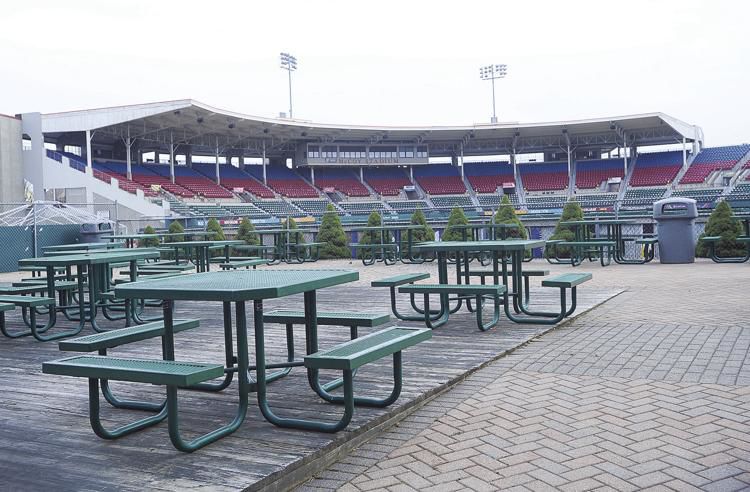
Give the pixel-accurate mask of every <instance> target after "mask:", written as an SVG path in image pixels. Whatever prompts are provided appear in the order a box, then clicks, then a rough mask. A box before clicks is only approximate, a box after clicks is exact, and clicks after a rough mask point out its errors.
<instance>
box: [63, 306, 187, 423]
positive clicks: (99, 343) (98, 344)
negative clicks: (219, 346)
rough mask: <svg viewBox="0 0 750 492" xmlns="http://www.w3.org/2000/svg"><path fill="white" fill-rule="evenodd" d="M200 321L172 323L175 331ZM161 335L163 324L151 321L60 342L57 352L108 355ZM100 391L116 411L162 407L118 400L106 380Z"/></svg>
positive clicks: (160, 407) (162, 334)
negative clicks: (117, 409) (110, 352)
mask: <svg viewBox="0 0 750 492" xmlns="http://www.w3.org/2000/svg"><path fill="white" fill-rule="evenodd" d="M198 326H200V321H199V320H197V319H176V320H174V332H175V333H178V332H181V331H185V330H192V329H193V328H198ZM163 336H164V322H163V321H154V322H151V323H146V324H144V325H136V326H128V327H126V328H119V329H116V330H110V331H105V332H102V333H94V334H93V335H86V336H83V337H78V338H73V339H69V340H63V341H61V342H60V343H59V344H58V347H59V348H60V350H63V351H68V352H94V351H96V352H98V354H99V355H102V356H104V355H107V350H108V349H111V348H114V347H119V346H121V345H127V344H129V343H135V342H140V341H143V340H149V339H151V338H156V337H163ZM101 391H102V395H103V396H104V399H105V400H107V402H109V404H110V405H112V406H113V407H115V408H121V409H130V410H145V411H154V412H159V411H161V410H162V409H163V408H164V403H163V402H162V403H160V404H157V403H149V402H141V401H133V400H121V399H119V398H117V397H116V396H115V395H114V393H113V392H112V390H111V388H110V387H109V383H108V382H107V380H102V381H101Z"/></svg>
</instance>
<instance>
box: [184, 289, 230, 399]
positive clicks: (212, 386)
mask: <svg viewBox="0 0 750 492" xmlns="http://www.w3.org/2000/svg"><path fill="white" fill-rule="evenodd" d="M222 310H223V314H224V316H223V319H224V363H225V364H226V365H225V367H226V369H232V368H234V366H235V359H234V348H233V344H234V341H233V338H232V303H231V302H227V301H225V302H223V303H222ZM238 350H239V349H238ZM232 379H234V371H232V370H225V373H224V379H222V380H221V381H219V382H215V383H208V382H205V383H198V384H194V385H192V386H189V387H188V389H191V390H199V391H212V392H215V391H222V390H225V389H226V388H228V387H229V385H230V384H232Z"/></svg>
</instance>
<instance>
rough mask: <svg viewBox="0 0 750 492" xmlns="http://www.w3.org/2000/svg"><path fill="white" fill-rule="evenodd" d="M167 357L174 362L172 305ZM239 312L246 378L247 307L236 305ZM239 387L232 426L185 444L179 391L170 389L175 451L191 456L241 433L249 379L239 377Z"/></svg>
mask: <svg viewBox="0 0 750 492" xmlns="http://www.w3.org/2000/svg"><path fill="white" fill-rule="evenodd" d="M164 304H165V305H164V355H165V359H167V360H174V324H173V320H172V304H173V301H170V300H165V301H164ZM236 310H237V313H236V314H237V322H236V325H237V366H238V370H239V371H241V372H242V373H244V374H247V368H248V366H249V358H248V350H247V317H246V315H245V303H244V302H238V303H237V305H236ZM239 379H240V384H239V400H240V401H239V404H238V406H237V413H236V415H235V417H234V419H233V420H232V422H230V423H229V424H226V425H224V426H222V427H219V428H218V429H214V430H213V431H211V432H209V433H207V434H204V435H202V436H200V437H196V438H195V439H193V440H191V441H186V440H185V439H184V438H183V437H182V435H181V434H180V419H179V406H178V401H177V387H176V386H167V414H168V417H167V419H168V424H169V439H170V440H171V441H172V444H173V445H174V447H175V448H177V449H178V450H180V451H184V452H186V453H191V452H193V451H195V450H197V449H200V448H202V447H203V446H206V445H207V444H211V443H212V442H215V441H217V440H219V439H221V438H222V437H225V436H228V435H229V434H231V433H233V432H234V431H236V430H237V429H239V427H240V425H242V422H244V420H245V415H246V414H247V407H248V382H247V378H245V377H240V378H239Z"/></svg>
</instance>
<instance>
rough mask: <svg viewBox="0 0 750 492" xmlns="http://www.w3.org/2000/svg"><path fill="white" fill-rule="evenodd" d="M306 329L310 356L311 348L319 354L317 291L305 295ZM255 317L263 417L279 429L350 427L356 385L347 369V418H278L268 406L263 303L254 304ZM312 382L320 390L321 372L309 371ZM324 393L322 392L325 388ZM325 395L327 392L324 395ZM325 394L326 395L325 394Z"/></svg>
mask: <svg viewBox="0 0 750 492" xmlns="http://www.w3.org/2000/svg"><path fill="white" fill-rule="evenodd" d="M304 296H305V326H306V331H307V337H306V338H307V345H308V353H312V352H310V350H311V349H314V350H313V351H317V343H318V342H317V310H316V306H315V291H312V292H305V294H304ZM254 306H255V309H254V316H253V318H254V319H253V321H254V325H255V357H256V359H257V360H256V367H257V372H258V383H257V390H258V395H257V396H258V407H259V408H260V411H261V413H262V414H263V417H265V419H266V420H268V421H269V422H271V423H272V424H274V425H277V426H279V427H287V428H293V429H303V430H313V431H320V432H337V431H339V430H341V429H343V428H345V427H346V426H347V425H349V422H350V421H351V419H352V415H354V383H353V378H352V371H350V370H345V371H343V372H344V384H343V386H344V400H345V406H344V415H343V416H342V417H341V419H340V420H339V421H338V422H320V421H315V420H304V419H296V418H285V417H279V416H277V415H276V414H275V413H274V412H273V410H271V407H270V405H269V403H268V398H267V395H266V380H265V378H266V364H265V356H266V354H265V340H264V330H263V301H262V300H256V301H254ZM307 374H308V381H309V382H310V385H311V386H312V387H313V389H320V383H319V381H318V371H317V370H314V369H308V370H307ZM321 392H322V389H321ZM323 393H324V392H323ZM319 394H320V393H319ZM324 394H325V393H324Z"/></svg>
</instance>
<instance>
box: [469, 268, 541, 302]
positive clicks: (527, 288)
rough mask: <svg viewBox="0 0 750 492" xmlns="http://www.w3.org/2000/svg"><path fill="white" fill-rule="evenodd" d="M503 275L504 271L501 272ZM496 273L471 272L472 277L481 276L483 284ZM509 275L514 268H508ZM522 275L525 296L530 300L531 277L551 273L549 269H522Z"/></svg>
mask: <svg viewBox="0 0 750 492" xmlns="http://www.w3.org/2000/svg"><path fill="white" fill-rule="evenodd" d="M500 274H501V276H502V271H501V272H500ZM494 275H495V274H494V273H493V272H492V271H489V270H487V271H474V272H469V276H470V277H479V279H480V281H481V282H482V285H484V284H485V283H486V279H488V278H493V277H494ZM508 275H513V270H510V269H509V270H508ZM521 275H522V276H523V290H524V296H525V298H526V300H527V301H528V299H529V296H530V294H531V289H530V277H546V276H547V275H549V270H531V269H529V270H526V269H524V270H522V271H521Z"/></svg>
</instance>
